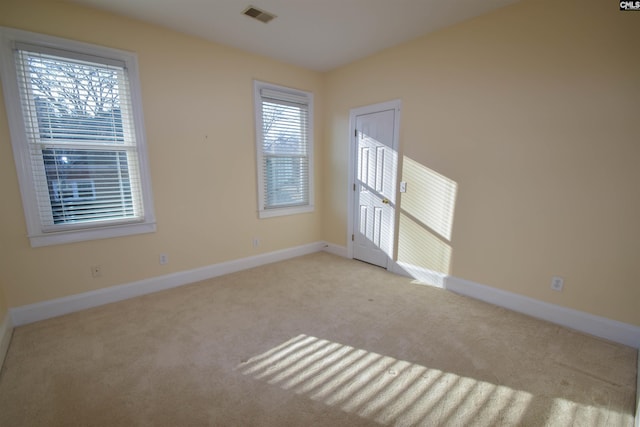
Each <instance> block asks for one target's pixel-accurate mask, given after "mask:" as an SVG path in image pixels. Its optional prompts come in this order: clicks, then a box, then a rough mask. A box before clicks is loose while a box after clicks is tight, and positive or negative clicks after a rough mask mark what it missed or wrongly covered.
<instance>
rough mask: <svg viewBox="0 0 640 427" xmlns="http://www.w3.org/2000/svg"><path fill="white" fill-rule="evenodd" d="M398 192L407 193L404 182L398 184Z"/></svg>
mask: <svg viewBox="0 0 640 427" xmlns="http://www.w3.org/2000/svg"><path fill="white" fill-rule="evenodd" d="M400 192H401V193H406V192H407V183H406V182H404V181H402V182H401V183H400Z"/></svg>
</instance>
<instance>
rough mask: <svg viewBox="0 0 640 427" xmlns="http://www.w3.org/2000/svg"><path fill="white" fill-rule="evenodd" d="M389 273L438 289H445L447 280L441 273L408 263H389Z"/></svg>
mask: <svg viewBox="0 0 640 427" xmlns="http://www.w3.org/2000/svg"><path fill="white" fill-rule="evenodd" d="M389 262H390V263H391V264H390V267H389V271H390V272H392V273H395V274H399V275H401V276H406V277H410V278H412V279H414V280H415V281H417V282H418V283H421V284H425V285H429V286H434V287H436V288H444V283H445V280H446V278H447V275H446V274H445V273H439V272H437V271H434V270H429V269H428V268H424V267H420V266H418V265H413V264H409V263H406V262H399V261H392V260H390V261H389Z"/></svg>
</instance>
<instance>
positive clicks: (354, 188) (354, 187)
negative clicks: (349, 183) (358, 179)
mask: <svg viewBox="0 0 640 427" xmlns="http://www.w3.org/2000/svg"><path fill="white" fill-rule="evenodd" d="M353 191H356V183H355V182H354V183H353Z"/></svg>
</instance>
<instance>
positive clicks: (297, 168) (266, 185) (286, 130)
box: [256, 84, 312, 215]
mask: <svg viewBox="0 0 640 427" xmlns="http://www.w3.org/2000/svg"><path fill="white" fill-rule="evenodd" d="M256 89H257V95H258V98H259V101H258V106H257V107H258V108H257V110H258V114H257V124H258V126H257V127H258V129H257V132H256V133H257V135H258V139H259V141H258V163H259V164H258V173H259V176H260V179H259V181H260V184H261V188H260V189H259V190H260V191H259V193H260V197H259V199H260V211H262V212H263V213H264V212H265V211H269V210H272V211H277V212H279V213H281V214H284V213H293V211H292V210H291V209H289V210H287V208H300V207H310V206H311V191H310V189H311V178H310V177H311V164H312V163H311V157H312V156H311V147H312V145H311V137H310V127H311V126H310V121H311V117H310V110H311V96H310V94H308V93H306V92H299V91H292V90H290V89H285V88H278V87H274V86H272V85H269V86H266V84H258V85H257V87H256ZM267 215H268V214H267Z"/></svg>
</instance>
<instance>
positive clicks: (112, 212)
mask: <svg viewBox="0 0 640 427" xmlns="http://www.w3.org/2000/svg"><path fill="white" fill-rule="evenodd" d="M42 157H43V160H44V165H45V172H46V179H47V189H48V192H49V201H50V203H51V211H52V215H53V224H69V223H78V222H86V221H97V220H111V219H124V218H130V217H132V216H134V213H135V212H134V204H133V196H132V191H131V179H130V176H129V161H128V156H127V152H125V151H101V150H73V149H71V150H68V149H60V148H54V149H45V150H43V151H42Z"/></svg>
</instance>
